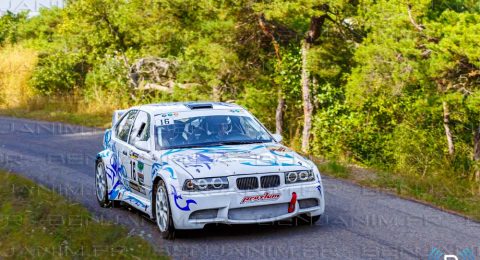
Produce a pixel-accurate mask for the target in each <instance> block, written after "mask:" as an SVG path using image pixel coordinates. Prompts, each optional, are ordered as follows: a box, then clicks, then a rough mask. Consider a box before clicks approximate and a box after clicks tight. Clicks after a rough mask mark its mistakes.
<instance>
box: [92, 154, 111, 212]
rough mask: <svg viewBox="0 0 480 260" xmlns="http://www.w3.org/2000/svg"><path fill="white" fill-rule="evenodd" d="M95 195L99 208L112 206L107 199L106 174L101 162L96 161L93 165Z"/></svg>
mask: <svg viewBox="0 0 480 260" xmlns="http://www.w3.org/2000/svg"><path fill="white" fill-rule="evenodd" d="M95 194H96V197H97V201H98V204H99V205H100V207H102V208H108V207H111V206H112V201H111V200H109V199H108V185H107V174H106V172H105V165H104V164H103V162H102V161H97V163H96V165H95Z"/></svg>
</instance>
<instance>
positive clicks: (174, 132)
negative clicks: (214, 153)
mask: <svg viewBox="0 0 480 260" xmlns="http://www.w3.org/2000/svg"><path fill="white" fill-rule="evenodd" d="M271 141H272V137H271V136H270V134H269V133H268V132H267V131H266V130H265V128H264V127H263V126H261V125H260V124H259V123H258V122H257V121H256V120H255V119H253V118H251V117H248V116H232V115H213V116H198V117H187V118H174V117H165V116H160V115H157V116H155V144H156V149H157V150H163V149H174V148H192V147H202V146H216V145H229V144H232V145H233V144H250V143H265V142H271Z"/></svg>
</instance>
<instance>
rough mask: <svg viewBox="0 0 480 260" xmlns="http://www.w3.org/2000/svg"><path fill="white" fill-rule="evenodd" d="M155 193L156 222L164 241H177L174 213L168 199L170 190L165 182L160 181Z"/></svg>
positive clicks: (155, 187)
mask: <svg viewBox="0 0 480 260" xmlns="http://www.w3.org/2000/svg"><path fill="white" fill-rule="evenodd" d="M154 191H155V193H154V194H153V196H152V197H153V198H152V200H153V203H152V205H153V209H154V216H155V222H156V223H157V227H158V229H159V230H160V233H161V234H162V237H163V238H164V239H168V240H173V239H175V225H174V224H173V218H172V211H171V207H170V201H169V197H168V190H167V187H166V186H165V182H164V181H163V180H160V181H159V182H158V183H157V184H156V185H155V186H154Z"/></svg>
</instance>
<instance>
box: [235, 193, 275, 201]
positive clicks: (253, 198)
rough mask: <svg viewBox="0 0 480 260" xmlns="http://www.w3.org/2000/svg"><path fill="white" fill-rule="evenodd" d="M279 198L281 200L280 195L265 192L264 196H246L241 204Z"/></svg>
mask: <svg viewBox="0 0 480 260" xmlns="http://www.w3.org/2000/svg"><path fill="white" fill-rule="evenodd" d="M278 198H280V193H268V192H265V193H264V194H263V195H253V196H245V197H243V199H242V201H240V204H244V203H250V202H260V201H269V200H278Z"/></svg>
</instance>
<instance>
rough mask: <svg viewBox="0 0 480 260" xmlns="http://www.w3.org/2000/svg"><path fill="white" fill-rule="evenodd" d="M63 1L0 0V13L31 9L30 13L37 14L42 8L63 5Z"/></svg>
mask: <svg viewBox="0 0 480 260" xmlns="http://www.w3.org/2000/svg"><path fill="white" fill-rule="evenodd" d="M63 3H64V0H0V15H1V14H3V13H5V12H6V11H11V12H14V13H17V12H20V11H23V10H30V15H35V14H37V13H38V11H39V10H40V8H43V7H52V6H59V7H63Z"/></svg>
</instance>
